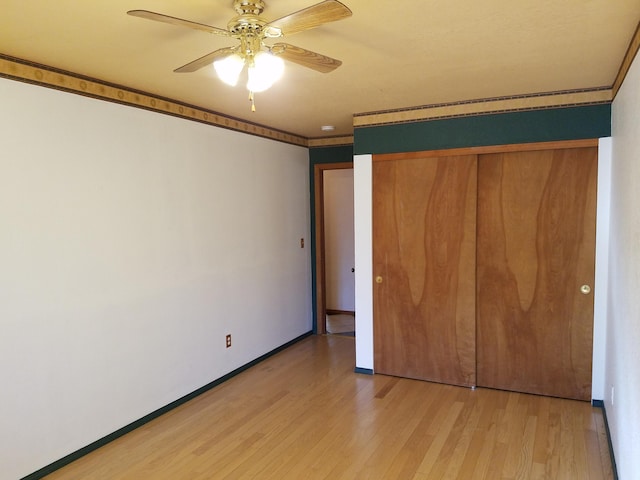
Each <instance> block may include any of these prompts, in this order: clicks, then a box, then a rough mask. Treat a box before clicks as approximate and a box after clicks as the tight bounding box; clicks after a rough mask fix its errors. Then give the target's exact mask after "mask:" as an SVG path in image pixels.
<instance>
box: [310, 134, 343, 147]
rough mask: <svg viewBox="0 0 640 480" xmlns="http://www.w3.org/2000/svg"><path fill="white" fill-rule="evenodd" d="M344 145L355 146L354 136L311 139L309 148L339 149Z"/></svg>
mask: <svg viewBox="0 0 640 480" xmlns="http://www.w3.org/2000/svg"><path fill="white" fill-rule="evenodd" d="M342 145H353V135H344V136H341V137H325V138H310V139H309V143H308V145H307V146H308V147H309V148H315V147H339V146H342Z"/></svg>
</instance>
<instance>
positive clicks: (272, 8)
mask: <svg viewBox="0 0 640 480" xmlns="http://www.w3.org/2000/svg"><path fill="white" fill-rule="evenodd" d="M265 1H266V4H267V7H266V9H265V12H264V13H263V17H265V18H266V19H267V20H271V19H276V18H280V17H282V16H284V15H286V14H288V13H291V12H293V11H297V10H299V9H301V8H304V7H307V6H309V5H312V4H314V3H317V1H319V0H309V1H306V0H265ZM343 3H345V4H346V5H347V6H348V7H349V8H350V9H351V10H352V11H353V16H352V17H350V18H348V19H345V20H341V21H338V22H335V23H331V24H327V25H324V26H321V27H318V28H316V29H313V30H308V31H305V32H301V33H298V34H296V35H292V36H290V37H287V38H286V39H285V41H287V42H288V43H291V44H294V45H297V46H300V47H303V48H306V49H308V50H312V51H315V52H318V53H321V54H324V55H328V56H330V57H333V58H337V59H340V60H342V61H343V65H342V66H341V67H340V68H338V69H337V70H335V71H334V72H332V73H328V74H322V73H318V72H315V71H313V70H309V69H305V68H303V67H300V66H298V65H294V64H290V63H288V64H287V67H286V71H285V76H284V78H283V79H282V80H280V81H279V82H278V83H277V84H276V85H275V86H274V87H272V88H271V89H270V90H268V91H266V92H263V93H260V94H256V108H257V111H256V112H255V113H252V112H251V111H250V104H249V102H248V101H247V92H246V90H245V89H244V87H241V86H237V87H235V88H232V87H228V86H226V85H224V84H222V83H221V82H220V81H219V80H218V79H217V78H216V77H215V75H214V73H213V71H212V69H210V68H205V69H202V70H199V71H197V72H195V73H188V74H177V73H173V70H174V69H175V68H177V67H180V66H182V65H184V64H185V63H187V62H190V61H192V60H194V59H196V58H198V57H201V56H202V55H204V54H206V53H209V52H211V51H213V50H216V49H218V48H221V47H225V46H233V45H234V44H235V43H234V42H235V40H233V39H227V38H224V37H217V36H214V35H210V34H207V33H204V32H200V31H196V30H192V29H188V28H183V27H178V26H173V25H167V24H163V23H158V22H152V21H149V20H144V19H140V18H135V17H132V16H129V15H126V12H127V11H128V10H132V9H146V10H151V11H155V12H158V13H163V14H166V15H171V16H174V17H179V18H184V19H187V20H191V21H195V22H199V23H205V24H209V25H213V26H217V27H220V28H226V25H227V22H228V21H229V20H230V19H231V17H233V16H234V15H235V12H234V10H233V8H232V6H233V1H232V0H183V1H175V0H173V1H172V0H101V1H97V0H96V1H81V0H56V1H55V2H54V1H51V0H0V53H1V54H4V55H9V56H12V57H17V58H20V59H24V60H28V61H32V62H36V63H40V64H44V65H47V66H51V67H55V68H58V69H63V70H66V71H69V72H73V73H76V74H80V75H83V76H88V77H92V78H95V79H98V80H103V81H107V82H110V83H115V84H118V85H121V86H124V87H128V88H131V89H136V90H141V91H144V92H148V93H150V94H153V95H158V96H162V97H167V98H170V99H173V100H177V101H180V102H185V103H188V104H191V105H195V106H198V107H202V108H205V109H207V110H213V111H216V112H219V113H222V114H225V115H230V116H233V117H237V118H240V119H243V120H247V121H250V122H253V123H258V124H261V125H265V126H268V127H271V128H276V129H280V130H283V131H286V132H289V133H293V134H296V135H300V136H303V137H306V138H318V137H323V136H326V135H327V134H326V133H323V132H322V131H321V130H320V126H321V125H326V124H331V125H335V126H336V131H335V132H332V133H330V134H329V135H349V134H351V133H352V131H353V127H352V123H353V114H356V113H364V112H373V111H381V110H389V109H397V108H409V107H415V106H422V105H432V104H439V103H448V102H456V101H466V100H476V99H485V98H495V97H505V96H512V95H527V94H537V93H546V92H557V91H566V90H577V89H592V88H599V87H610V86H611V85H612V84H613V82H614V80H615V78H616V75H617V73H618V70H619V68H620V65H621V62H622V60H623V57H624V55H625V52H626V50H627V47H628V46H629V42H630V41H631V39H632V37H633V35H634V32H635V30H636V27H637V25H638V22H639V20H640V1H639V0H562V1H558V0H517V1H514V0H473V1H471V0H422V1H416V0H377V1H376V0H343Z"/></svg>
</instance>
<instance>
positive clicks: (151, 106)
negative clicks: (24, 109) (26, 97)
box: [0, 54, 308, 147]
mask: <svg viewBox="0 0 640 480" xmlns="http://www.w3.org/2000/svg"><path fill="white" fill-rule="evenodd" d="M0 77H5V78H9V79H12V80H18V81H22V82H26V83H32V84H35V85H40V86H43V87H49V88H54V89H56V90H62V91H65V92H71V93H77V94H79V95H84V96H87V97H91V98H97V99H100V100H106V101H110V102H115V103H121V104H124V105H129V106H133V107H138V108H143V109H146V110H151V111H154V112H159V113H164V114H167V115H173V116H175V117H180V118H185V119H187V120H193V121H196V122H201V123H206V124H209V125H214V126H216V127H222V128H227V129H229V130H236V131H238V132H243V133H248V134H250V135H257V136H259V137H264V138H268V139H271V140H277V141H280V142H284V143H289V144H292V145H299V146H303V147H306V146H307V144H308V139H307V138H305V137H301V136H298V135H294V134H291V133H287V132H283V131H280V130H275V129H273V128H269V127H266V126H263V125H259V124H255V123H249V122H245V121H243V120H239V119H237V118H234V117H230V116H226V115H223V114H220V113H217V112H214V111H211V110H206V109H203V108H200V107H196V106H194V105H189V104H186V103H181V102H177V101H175V100H171V99H168V98H162V97H158V96H154V95H151V94H148V93H145V92H140V91H137V90H133V89H130V88H126V87H122V86H119V85H114V84H110V83H106V82H102V81H100V80H97V79H93V78H88V77H82V76H80V75H76V74H73V73H71V72H65V71H63V70H58V69H54V68H52V67H48V66H45V65H39V64H36V63H32V62H28V61H26V60H21V59H17V58H13V57H9V56H6V55H2V54H0Z"/></svg>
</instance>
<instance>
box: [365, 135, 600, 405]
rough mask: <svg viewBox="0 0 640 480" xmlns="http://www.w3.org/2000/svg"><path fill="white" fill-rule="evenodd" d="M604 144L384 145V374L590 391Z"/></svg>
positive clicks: (380, 218) (378, 178)
mask: <svg viewBox="0 0 640 480" xmlns="http://www.w3.org/2000/svg"><path fill="white" fill-rule="evenodd" d="M595 145H596V143H595V142H591V141H581V142H573V143H571V144H568V143H563V144H553V145H549V144H543V145H535V144H529V145H521V146H509V147H500V148H497V149H492V148H477V149H468V150H460V151H439V152H413V153H407V154H393V155H377V156H374V157H373V185H372V187H373V277H374V278H373V281H374V283H373V291H374V295H373V297H374V302H373V307H374V369H375V371H376V373H382V374H388V375H395V376H402V377H409V378H416V379H421V380H429V381H435V382H442V383H449V384H454V385H464V386H476V385H477V386H483V387H490V388H499V389H505V390H513V391H520V392H528V393H536V394H543V395H550V396H558V397H564V398H575V399H580V400H589V399H590V396H591V357H592V334H593V293H592V291H591V289H592V287H593V282H594V256H595V211H596V181H597V148H596V147H595Z"/></svg>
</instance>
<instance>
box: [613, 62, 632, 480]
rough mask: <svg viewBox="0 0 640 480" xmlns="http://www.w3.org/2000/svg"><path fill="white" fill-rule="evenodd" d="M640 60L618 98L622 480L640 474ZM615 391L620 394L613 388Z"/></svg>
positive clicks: (617, 448) (617, 365)
mask: <svg viewBox="0 0 640 480" xmlns="http://www.w3.org/2000/svg"><path fill="white" fill-rule="evenodd" d="M638 85H640V58H636V60H635V61H634V63H633V65H632V67H631V69H630V70H629V72H628V74H627V77H626V80H625V81H624V84H623V85H622V88H621V89H620V91H619V92H618V95H617V96H616V98H615V100H614V102H613V113H612V138H613V155H612V170H611V212H610V215H611V230H610V240H609V241H610V247H611V248H610V256H609V291H608V297H609V298H608V330H607V348H606V352H607V366H606V385H607V389H608V391H607V396H606V398H605V407H606V410H607V417H608V420H609V428H610V430H611V435H612V442H613V449H614V452H615V456H616V462H617V467H618V474H619V478H620V479H621V480H627V479H629V480H630V479H636V478H640V408H639V406H640V294H639V293H638V292H640V208H639V205H640V89H638ZM614 389H615V393H613V390H614Z"/></svg>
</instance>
